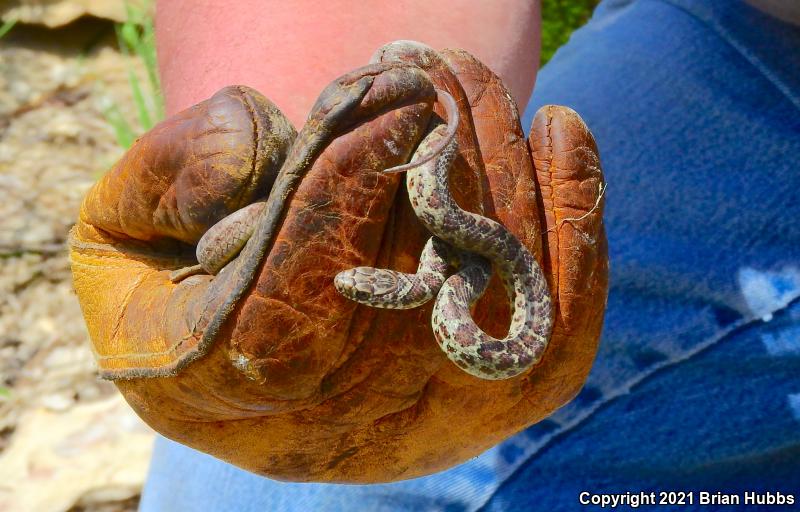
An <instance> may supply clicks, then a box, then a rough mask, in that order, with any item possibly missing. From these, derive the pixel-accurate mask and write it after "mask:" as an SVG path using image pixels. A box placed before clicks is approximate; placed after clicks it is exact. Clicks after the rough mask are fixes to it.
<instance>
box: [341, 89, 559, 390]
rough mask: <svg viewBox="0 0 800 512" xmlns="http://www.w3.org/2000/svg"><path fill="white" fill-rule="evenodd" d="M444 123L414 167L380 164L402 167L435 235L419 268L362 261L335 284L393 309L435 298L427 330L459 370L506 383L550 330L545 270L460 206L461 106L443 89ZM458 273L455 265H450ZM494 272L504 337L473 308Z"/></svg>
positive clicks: (505, 234)
mask: <svg viewBox="0 0 800 512" xmlns="http://www.w3.org/2000/svg"><path fill="white" fill-rule="evenodd" d="M436 92H437V98H438V100H439V102H440V103H442V104H443V105H444V107H445V110H446V115H447V125H446V126H445V125H439V126H438V127H436V128H434V129H433V130H430V131H429V133H428V135H426V137H425V138H424V139H423V141H422V142H421V143H420V144H419V146H418V148H417V150H416V152H415V155H419V154H422V155H426V156H425V157H423V158H418V159H417V160H416V161H415V160H413V159H412V161H411V162H410V163H408V164H404V165H401V166H398V167H393V168H390V169H386V170H384V172H390V173H391V172H406V188H407V190H408V198H409V200H410V202H411V205H412V207H413V209H414V213H415V214H416V216H417V217H418V218H419V220H420V221H421V222H422V224H423V225H424V226H425V227H426V228H427V229H428V230H429V231H430V232H431V233H432V234H433V236H432V237H431V238H430V239H429V240H428V241H427V243H426V244H425V246H424V248H423V250H422V253H421V256H420V262H419V265H418V267H417V271H416V272H415V273H414V274H409V273H404V272H399V271H395V270H389V269H378V268H374V267H356V268H352V269H349V270H345V271H343V272H340V273H339V274H337V275H336V277H335V278H334V286H335V287H336V289H337V290H338V291H339V293H341V294H342V295H344V296H345V297H347V298H348V299H351V300H353V301H356V302H358V303H361V304H365V305H367V306H372V307H377V308H387V309H411V308H416V307H419V306H421V305H423V304H426V303H427V302H429V301H430V300H432V299H434V298H435V302H434V305H433V313H432V315H431V327H432V329H433V333H434V337H435V338H436V341H437V343H438V344H439V346H440V347H441V348H442V350H443V351H444V353H445V354H446V355H447V357H448V358H449V359H450V360H451V361H452V362H453V363H455V365H456V366H458V367H459V368H461V369H462V370H464V371H465V372H467V373H469V374H470V375H473V376H475V377H478V378H481V379H487V380H500V379H509V378H512V377H515V376H518V375H520V374H522V373H524V372H526V371H527V370H528V369H529V368H531V367H532V366H533V365H535V364H537V363H538V362H539V361H540V360H541V358H542V355H543V353H544V351H545V349H546V348H547V345H548V342H549V339H550V335H551V332H552V327H553V312H552V301H551V297H550V293H549V289H548V286H547V281H546V279H545V276H544V274H543V272H542V269H541V266H540V265H539V263H538V262H537V261H536V258H535V257H534V256H533V254H531V252H530V251H529V250H528V249H527V248H526V247H525V245H523V244H522V242H520V240H519V239H518V238H517V237H516V236H514V235H513V234H512V233H511V232H510V231H509V230H508V229H506V228H505V227H504V226H503V225H502V224H500V223H499V222H496V221H494V220H492V219H489V218H487V217H484V216H482V215H478V214H476V213H472V212H468V211H466V210H463V209H462V208H460V207H459V206H458V204H457V203H456V201H455V199H454V198H453V196H452V194H451V193H450V188H449V184H448V176H449V171H450V168H451V167H452V165H453V162H454V160H455V158H456V156H457V155H458V143H457V141H456V138H455V133H456V128H457V126H458V119H459V116H458V109H457V106H456V103H455V100H454V99H453V97H452V96H451V95H450V94H448V93H446V92H445V91H441V90H438V89H437V91H436ZM453 269H455V270H454V271H453ZM493 269H494V270H496V271H497V273H498V275H499V277H500V279H501V281H502V283H503V286H504V287H505V290H506V293H507V294H508V299H509V301H510V303H511V306H512V314H511V323H510V326H509V330H508V334H507V335H506V336H505V337H504V338H503V339H497V338H494V337H492V336H490V335H488V334H487V333H485V332H484V331H483V330H482V329H481V328H480V327H479V326H478V325H477V324H476V323H475V321H474V320H473V318H472V314H471V312H470V308H471V307H472V306H473V305H474V304H475V302H477V300H478V299H479V298H480V297H481V296H482V295H483V293H484V291H485V290H486V288H487V286H488V284H489V280H490V278H491V276H492V270H493Z"/></svg>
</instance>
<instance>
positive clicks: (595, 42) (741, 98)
mask: <svg viewBox="0 0 800 512" xmlns="http://www.w3.org/2000/svg"><path fill="white" fill-rule="evenodd" d="M548 103H555V104H561V105H567V106H570V107H572V108H574V109H575V110H576V111H578V112H579V113H580V114H581V116H582V117H583V118H584V120H585V121H586V123H587V124H588V126H589V127H590V128H591V129H592V132H593V133H594V135H595V137H596V139H597V143H598V147H599V149H600V152H601V159H602V162H603V168H604V170H605V173H606V179H607V183H608V188H607V191H606V200H607V209H606V227H607V232H608V238H609V247H610V258H611V289H610V294H609V302H608V311H607V314H606V321H605V327H604V334H603V338H602V343H601V346H600V351H599V353H598V357H597V360H596V362H595V365H594V367H593V370H592V372H591V374H590V376H589V379H588V381H587V383H586V386H585V387H584V389H583V391H582V392H581V393H580V395H579V396H578V397H577V398H576V399H575V400H574V401H573V402H571V403H570V404H568V405H567V406H565V407H564V408H562V409H561V410H559V411H557V412H556V413H555V414H554V415H553V416H552V417H550V418H549V419H547V420H545V421H543V422H541V423H539V424H537V425H534V426H532V427H531V428H529V429H528V430H526V431H525V432H522V433H521V434H519V435H517V436H515V437H512V438H510V439H508V440H506V441H505V442H503V443H501V444H499V445H497V446H495V447H494V448H492V449H490V450H489V451H487V452H485V453H484V454H483V455H481V456H480V457H478V458H476V459H473V460H471V461H469V462H467V463H464V464H462V465H460V466H458V467H455V468H452V469H450V470H448V471H444V472H442V473H438V474H436V475H432V476H428V477H424V478H419V479H415V480H410V481H406V482H399V483H394V484H382V485H370V486H352V485H331V484H291V483H281V482H275V481H271V480H268V479H265V478H261V477H258V476H255V475H252V474H249V473H247V472H244V471H242V470H239V469H236V468H234V467H233V466H230V465H228V464H226V463H224V462H220V461H218V460H215V459H213V458H211V457H209V456H206V455H203V454H200V453H198V452H196V451H194V450H191V449H189V448H186V447H183V446H181V445H178V444H176V443H173V442H171V441H168V440H165V439H159V440H158V441H157V443H156V450H155V454H154V458H153V463H152V466H151V470H150V476H149V479H148V482H147V485H146V488H145V492H144V495H143V497H142V505H141V508H142V510H144V511H162V510H237V511H242V512H245V511H265V510H287V511H294V510H297V511H301V510H302V511H307V510H387V511H405V510H408V511H421V510H442V511H445V510H447V511H462V510H463V511H475V510H487V511H509V510H546V511H560V510H575V509H578V508H579V507H580V505H579V501H578V499H579V495H580V493H581V492H582V491H587V492H593V493H601V492H618V493H619V492H621V493H624V492H626V491H630V492H640V491H690V490H693V491H696V492H697V491H709V492H716V491H721V492H726V493H741V492H743V491H745V490H763V491H772V492H773V493H774V492H778V491H779V492H782V493H784V494H786V493H792V494H794V496H795V499H796V500H797V499H798V498H800V299H798V297H800V29H798V28H796V27H791V26H790V25H787V24H784V23H782V22H779V21H777V20H775V19H773V18H770V17H768V16H766V15H764V14H762V13H760V12H758V11H756V10H755V9H753V8H751V7H748V6H747V5H745V4H744V3H743V2H740V1H739V0H695V1H690V0H638V1H632V0H616V1H615V0H608V1H606V2H604V3H603V4H601V5H600V6H599V7H598V9H597V10H596V12H595V15H594V16H593V18H592V20H591V21H590V22H589V23H588V24H587V25H586V26H585V27H583V28H582V29H581V30H579V31H577V32H576V33H575V34H574V35H573V37H572V38H571V40H570V42H569V43H568V44H567V45H566V46H564V47H563V48H561V49H560V50H559V51H558V53H557V54H556V56H555V57H554V58H553V60H552V61H551V62H550V63H549V64H548V65H547V66H545V68H544V69H542V71H541V72H540V74H539V77H538V81H537V86H536V92H535V93H534V96H533V98H532V100H531V102H530V104H529V106H528V109H527V110H526V113H525V115H524V125H525V126H528V125H529V124H530V122H531V120H532V117H533V113H534V112H535V111H536V109H537V108H538V107H539V106H541V105H544V104H548ZM696 501H697V499H696V498H695V505H694V506H685V507H676V508H675V509H676V510H693V509H697V510H713V509H714V507H701V506H699V505H697V503H696ZM796 503H797V501H796ZM643 508H645V507H643ZM589 509H597V510H599V508H594V507H589ZM670 509H671V508H670V507H658V510H670ZM756 509H757V507H752V508H750V510H756Z"/></svg>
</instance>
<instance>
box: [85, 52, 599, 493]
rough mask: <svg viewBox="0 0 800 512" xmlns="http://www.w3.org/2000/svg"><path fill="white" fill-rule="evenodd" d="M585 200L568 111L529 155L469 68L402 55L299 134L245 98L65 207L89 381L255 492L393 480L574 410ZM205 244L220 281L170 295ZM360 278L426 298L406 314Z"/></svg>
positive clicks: (590, 262) (499, 91)
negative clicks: (78, 204)
mask: <svg viewBox="0 0 800 512" xmlns="http://www.w3.org/2000/svg"><path fill="white" fill-rule="evenodd" d="M437 89H438V90H440V91H442V93H439V94H438V97H439V98H447V97H448V96H452V98H454V100H455V102H454V103H453V105H451V108H450V109H449V112H445V109H444V107H445V106H446V103H447V100H446V99H445V100H444V102H442V101H440V102H437ZM453 107H455V108H453ZM456 121H457V122H458V124H457V128H455V130H454V131H452V135H453V137H452V140H453V142H452V143H450V138H449V136H448V132H447V125H448V124H449V126H450V127H451V128H454V127H455V126H456ZM437 124H441V125H442V126H441V127H440V128H436V125H437ZM412 158H413V165H412V166H410V167H405V168H404V169H405V170H406V171H407V173H408V174H409V176H408V177H406V176H405V174H403V173H386V172H383V171H385V170H386V169H390V168H392V167H398V166H404V164H407V163H408V162H409V160H411V159H412ZM401 169H403V168H401ZM445 171H446V172H445ZM437 173H438V174H437ZM442 176H444V178H442ZM437 180H438V181H437ZM403 185H407V188H406V187H405V186H403ZM602 186H603V182H602V173H601V171H600V168H599V161H598V157H597V152H596V148H595V145H594V142H593V140H592V137H591V135H590V134H589V132H588V130H587V129H586V127H585V126H584V124H583V123H582V122H581V120H580V118H579V117H578V116H577V115H576V114H575V113H574V112H572V111H570V110H568V109H566V108H563V107H554V106H551V107H545V108H544V109H542V110H541V111H540V112H539V113H538V114H537V116H536V119H535V120H534V125H533V129H532V132H531V137H530V140H529V141H526V140H525V138H524V136H523V134H522V130H521V128H520V126H519V118H518V115H517V111H516V107H515V105H514V104H513V102H512V101H511V100H510V97H509V95H508V94H507V92H506V90H505V88H504V87H503V85H502V83H500V81H499V79H498V78H497V77H496V76H494V75H493V74H492V73H491V72H490V71H489V70H488V69H487V68H486V67H485V66H483V65H482V64H480V63H479V62H478V61H477V60H475V59H474V58H473V57H471V56H470V55H468V54H466V53H465V52H462V51H447V50H446V51H442V52H435V51H433V50H431V49H430V48H427V47H424V46H422V45H419V44H413V43H408V42H399V43H394V44H391V45H387V46H386V47H384V48H382V49H381V50H379V52H377V54H376V56H375V58H374V59H373V63H372V64H370V65H368V66H365V67H363V68H360V69H358V70H356V71H354V72H351V73H348V74H347V75H345V76H343V77H341V78H339V79H337V80H336V81H334V82H333V83H332V84H331V85H330V86H328V87H327V88H326V89H325V90H324V91H323V92H322V94H321V96H320V98H319V100H318V101H317V103H316V104H315V106H314V108H313V109H312V112H311V114H310V115H309V118H308V121H307V122H306V124H305V126H303V128H302V130H301V131H300V132H299V134H295V131H294V129H293V128H292V127H291V125H290V123H289V122H288V121H287V120H286V119H285V118H284V117H283V116H282V115H281V113H280V112H279V111H278V110H277V108H276V107H275V106H274V105H272V104H271V103H270V102H269V101H268V100H267V99H265V98H264V97H263V96H261V95H259V94H258V93H257V92H255V91H253V90H251V89H248V88H246V87H228V88H225V89H223V90H221V91H220V92H218V93H217V94H215V95H214V96H213V97H212V98H210V99H209V100H206V101H204V102H202V103H200V104H198V105H196V106H195V107H192V108H190V109H188V110H186V111H184V112H181V113H179V114H177V115H176V116H174V117H172V118H170V119H168V120H166V121H165V122H163V123H161V124H160V125H158V126H157V127H155V128H154V129H153V130H151V131H150V132H149V133H147V134H145V135H144V136H143V137H142V138H140V139H139V140H138V141H137V142H136V144H135V145H134V146H133V147H132V148H131V149H130V151H129V152H128V153H127V154H126V155H125V156H124V157H123V159H122V160H121V161H120V162H119V163H118V164H117V165H116V166H115V167H114V168H113V169H112V170H111V171H110V172H109V173H107V174H106V175H105V176H104V177H103V178H102V179H101V180H100V181H99V182H98V183H97V184H96V185H95V187H94V188H93V189H92V190H91V191H90V192H89V193H88V194H87V197H86V199H85V200H84V203H83V206H82V208H81V215H80V219H79V222H78V224H77V225H76V227H75V229H74V230H73V233H72V237H71V257H72V264H73V273H74V280H75V288H76V290H77V292H78V296H79V299H80V301H81V305H82V308H83V312H84V316H85V317H86V322H87V325H88V326H89V330H90V334H91V337H92V341H93V344H94V349H95V352H96V354H97V359H98V364H99V367H100V371H101V374H102V375H103V376H104V377H106V378H110V379H115V381H116V383H117V385H118V387H119V389H120V390H121V392H122V393H123V395H124V396H125V397H126V399H127V400H128V402H129V403H130V404H131V405H132V407H133V408H134V409H135V410H136V411H137V413H139V415H141V416H142V417H143V418H144V419H145V421H147V422H148V423H149V424H150V425H151V426H153V428H155V429H156V430H158V431H159V432H161V433H162V434H164V435H166V436H167V437H170V438H172V439H175V440H177V441H179V442H182V443H185V444H187V445H190V446H192V447H195V448H197V449H199V450H202V451H205V452H208V453H211V454H212V455H215V456H217V457H220V458H222V459H225V460H227V461H229V462H231V463H233V464H236V465H238V466H241V467H243V468H245V469H248V470H250V471H254V472H256V473H260V474H263V475H266V476H270V477H273V478H279V479H285V480H302V481H329V482H330V481H338V482H378V481H391V480H398V479H404V478H411V477H415V476H420V475H424V474H428V473H431V472H433V471H437V470H441V469H444V468H446V467H449V466H452V465H454V464H457V463H459V462H462V461H464V460H466V459H467V458H469V457H473V456H475V455H477V454H478V453H480V452H481V451H483V450H485V449H487V448H488V447H490V446H492V445H493V444H495V443H497V442H499V441H500V440H502V439H503V438H505V437H508V436H509V435H511V434H513V433H515V432H517V431H519V430H521V429H523V428H525V427H526V426H528V425H530V424H532V423H534V422H536V421H539V420H541V419H543V418H544V417H546V416H547V415H548V414H550V413H551V412H552V411H554V410H555V409H556V408H558V407H560V406H561V405H563V404H564V403H566V402H567V401H569V400H570V399H571V398H572V397H573V396H574V395H575V394H576V393H577V391H578V390H579V389H580V387H581V385H582V383H583V381H584V380H585V378H586V375H587V373H588V370H589V368H590V366H591V362H592V359H593V357H594V354H595V351H596V347H597V341H598V338H599V333H600V327H601V325H602V315H603V310H604V306H605V298H606V291H607V255H606V245H605V236H604V232H603V227H602V220H601V219H602V190H603V189H602ZM432 191H433V192H432ZM441 194H451V195H452V199H453V200H454V201H455V203H457V205H458V206H460V207H461V208H463V210H465V211H464V212H462V213H463V214H464V215H466V216H461V217H457V218H456V217H453V216H452V215H453V214H452V212H453V211H455V210H456V208H457V207H456V206H454V204H455V203H453V202H452V201H450V202H447V201H448V200H449V199H448V198H447V197H444V196H442V195H441ZM442 201H444V202H445V203H446V204H447V205H450V206H448V207H444V206H442V205H443V203H442ZM254 203H255V204H256V205H257V206H248V205H252V204H254ZM421 203H425V204H424V205H421ZM426 208H427V209H426ZM235 212H240V213H235ZM426 212H427V214H428V215H429V217H430V218H428V217H426ZM431 212H434V213H431ZM436 212H440V213H441V215H439V214H437V213H436ZM446 212H450V213H446ZM467 212H471V213H467ZM231 214H234V216H233V217H229V215H231ZM437 215H439V216H438V217H437ZM448 215H450V216H449V217H448ZM226 218H227V220H224V221H222V219H226ZM490 219H491V220H490ZM220 221H222V222H221V223H220ZM470 222H474V226H472V225H468V224H469V223H470ZM470 226H471V227H470ZM212 227H213V228H212ZM467 228H469V229H467ZM209 230H211V231H210V233H209V235H206V236H205V238H204V234H205V233H206V232H209ZM492 230H494V231H492ZM432 232H433V234H434V235H436V236H435V238H433V239H431V233H432ZM470 237H471V238H470ZM468 238H469V239H470V240H471V241H469V242H468V243H467V244H466V245H464V243H463V242H464V240H466V239H468ZM201 239H202V240H203V243H201V244H200V248H201V250H200V251H199V253H198V255H199V256H200V260H201V263H204V260H205V259H206V256H205V254H207V253H211V258H210V259H211V261H212V262H215V264H213V265H211V266H206V265H204V268H203V269H202V270H201V269H197V268H195V269H194V270H193V271H192V272H182V271H181V269H184V268H187V267H188V268H191V267H192V265H194V264H195V263H196V260H195V252H196V249H195V246H196V245H197V244H198V242H199V241H200V240H201ZM429 239H431V241H430V242H429ZM514 244H516V245H514ZM421 255H423V256H422V262H423V265H422V266H420V258H421ZM526 255H527V256H526ZM437 258H438V259H437ZM537 261H538V263H537ZM490 263H491V264H490ZM426 265H427V266H426ZM418 266H419V268H418ZM359 267H361V269H360V270H358V271H353V270H351V269H357V268H359ZM365 268H366V270H365ZM370 269H373V270H370ZM374 269H391V270H392V271H397V272H402V273H404V274H405V275H412V274H413V275H414V276H415V277H414V278H415V279H417V281H414V282H413V283H412V286H411V288H413V287H414V286H418V287H419V286H422V285H425V286H428V285H430V284H431V283H432V281H430V279H428V277H426V276H428V273H427V272H428V270H433V271H437V272H438V275H439V277H438V278H437V279H439V280H440V281H442V282H443V283H438V285H436V286H431V287H430V290H428V291H427V292H425V293H427V294H428V297H427V299H426V300H422V299H417V302H419V301H420V300H421V301H422V302H423V303H424V305H422V306H420V307H413V306H417V305H418V304H416V303H414V304H412V301H411V300H410V299H408V297H409V296H410V295H409V293H410V292H409V290H410V288H409V287H407V286H401V285H400V284H398V283H400V280H402V279H405V277H403V275H402V274H396V273H389V274H380V276H382V278H381V279H378V278H376V277H374V276H375V274H376V272H383V271H382V270H381V271H374ZM492 269H494V271H495V274H497V275H495V276H493V277H492V278H491V280H489V277H490V276H491V275H492ZM542 270H543V271H542ZM176 271H177V272H176ZM434 273H435V272H434ZM337 275H340V277H339V279H337V280H336V284H337V286H338V288H339V290H337V287H336V286H334V278H335V276H337ZM386 275H388V276H389V277H388V278H387V277H386ZM450 276H452V277H450ZM356 278H358V280H357V281H358V282H356ZM445 278H446V279H447V281H446V282H444V279H445ZM386 279H388V281H387V280H386ZM348 280H352V281H353V283H350V281H348ZM392 280H394V281H392ZM364 283H366V284H364ZM387 283H389V284H388V285H387ZM392 283H394V284H392ZM351 284H352V287H351V288H347V286H350V285H351ZM434 284H436V283H434ZM359 287H360V288H359ZM483 287H486V291H485V293H484V294H483V296H482V298H481V299H480V300H479V301H478V302H477V305H476V306H475V307H474V308H473V311H472V313H471V312H470V302H471V301H472V300H473V299H475V298H477V297H478V296H480V295H481V293H480V292H481V291H482V289H481V288H483ZM348 289H349V290H350V292H349V296H350V297H351V298H352V299H355V300H359V301H361V302H364V303H365V304H366V305H359V304H357V303H356V302H354V301H353V300H349V299H348V298H346V297H345V296H343V295H342V293H340V291H342V292H344V293H348ZM387 290H388V291H389V292H391V293H394V294H395V295H392V296H391V297H389V295H382V294H385V293H386V292H387ZM400 292H402V293H400ZM467 292H469V293H467ZM414 293H418V296H419V297H422V296H424V295H425V293H422V292H420V290H418V289H416V291H414ZM434 296H435V297H436V298H435V299H433V297H434ZM387 297H388V298H387ZM509 297H510V299H511V301H512V302H513V303H512V302H510V301H509ZM387 301H388V302H387ZM392 301H394V302H392ZM398 301H400V302H402V304H400V305H401V306H408V307H412V309H405V310H382V309H377V308H375V307H372V306H386V305H387V304H389V306H390V307H398V303H399V302H398ZM403 301H408V302H403ZM512 311H513V315H512V314H511V313H512ZM432 314H433V316H434V318H433V328H432V324H431V316H432ZM473 319H474V321H473ZM509 325H510V326H511V329H510V330H509ZM551 325H552V334H551ZM465 329H466V330H465ZM456 331H459V332H460V334H459V333H457V332H456ZM464 333H467V336H466V337H465V335H464ZM475 336H478V338H476V337H475ZM480 336H482V337H480ZM504 338H505V340H504ZM493 339H494V340H495V341H496V340H500V344H493V343H494V341H492V340H493ZM437 341H438V342H439V344H441V348H440V346H439V345H437ZM515 343H516V345H515ZM442 349H444V350H442ZM448 356H449V357H450V359H448ZM470 359H471V360H470ZM454 363H455V364H454ZM533 364H535V366H533V367H532V368H531V365H533ZM482 367H485V368H486V370H485V371H483V370H481V368H482ZM471 369H472V370H475V371H470V370H471ZM464 370H466V371H464ZM468 372H469V373H468ZM482 373H483V374H482ZM487 378H489V379H499V380H486V379H487Z"/></svg>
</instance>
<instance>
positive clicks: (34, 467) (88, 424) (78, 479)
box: [0, 2, 154, 512]
mask: <svg viewBox="0 0 800 512" xmlns="http://www.w3.org/2000/svg"><path fill="white" fill-rule="evenodd" d="M22 3H25V2H17V4H22ZM51 3H52V2H51ZM72 3H75V2H72ZM78 3H80V2H78ZM0 14H2V13H0ZM115 41H116V38H115V35H114V27H113V23H112V22H110V21H107V20H101V19H97V18H81V19H79V20H77V21H73V22H71V23H69V24H68V25H66V26H65V27H63V28H59V29H50V28H46V27H43V26H33V25H24V24H18V25H16V26H15V27H14V28H13V29H12V30H11V32H9V33H8V34H7V35H6V36H5V37H3V39H2V40H0V197H2V201H0V512H2V511H12V510H13V511H16V510H37V511H39V510H41V511H48V510H52V511H65V510H70V511H78V510H80V511H85V512H89V511H101V510H102V511H112V510H113V511H124V510H135V509H136V506H137V503H138V496H139V493H140V490H141V486H142V483H143V481H144V478H145V474H146V470H147V464H148V461H149V457H150V450H151V446H152V439H153V435H154V434H153V433H152V431H150V429H149V428H147V427H146V426H145V425H144V424H143V423H142V422H141V421H140V420H139V419H138V418H137V417H136V416H135V415H134V414H133V412H132V411H131V410H130V409H129V408H128V407H127V405H126V404H125V403H124V401H123V400H122V398H121V397H120V395H119V394H118V393H117V392H116V389H115V388H114V386H113V384H111V383H109V382H107V381H102V380H100V379H99V378H98V377H97V371H96V366H95V363H94V359H93V356H92V353H91V348H90V342H89V338H88V335H87V332H86V328H85V326H84V323H83V318H82V316H81V312H80V307H79V305H78V302H77V299H76V297H75V293H74V291H73V288H72V283H71V275H70V270H69V261H68V258H67V251H66V247H65V240H66V236H67V233H68V231H69V229H70V227H71V226H72V224H74V222H75V219H76V217H77V212H78V208H79V205H80V201H81V198H82V197H83V195H84V194H85V193H86V191H87V190H88V189H89V187H91V185H92V184H93V183H94V182H95V181H96V180H97V178H98V177H99V176H100V175H102V173H103V172H104V171H105V170H106V169H108V168H109V167H110V166H111V165H112V164H113V163H114V161H116V160H117V159H118V158H119V157H120V156H121V154H122V153H123V148H121V147H120V146H119V144H118V143H117V141H116V139H115V135H114V130H113V127H112V126H111V124H110V123H109V122H108V121H107V120H106V117H105V115H104V114H103V112H104V110H105V109H107V108H108V107H109V106H110V105H112V104H114V105H116V106H117V107H118V108H119V110H120V111H121V112H122V115H123V116H125V117H126V118H127V119H129V120H135V117H136V116H135V106H134V103H133V100H132V97H131V88H130V85H129V84H128V81H127V80H128V78H127V73H128V66H129V65H133V66H134V69H135V70H136V71H137V72H138V73H139V75H140V76H142V77H144V76H145V75H144V72H143V69H142V67H141V64H140V63H137V62H135V61H133V62H132V61H131V60H130V58H128V57H126V56H124V55H122V54H121V53H120V52H119V51H118V50H117V49H116V46H115ZM134 124H135V123H134Z"/></svg>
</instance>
